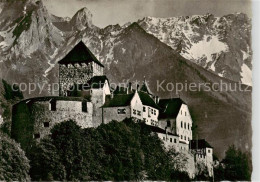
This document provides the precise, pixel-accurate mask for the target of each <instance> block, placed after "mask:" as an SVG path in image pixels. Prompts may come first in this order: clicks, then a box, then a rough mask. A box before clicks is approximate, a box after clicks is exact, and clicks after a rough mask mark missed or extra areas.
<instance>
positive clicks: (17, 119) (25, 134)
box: [11, 97, 97, 148]
mask: <svg viewBox="0 0 260 182" xmlns="http://www.w3.org/2000/svg"><path fill="white" fill-rule="evenodd" d="M57 98H58V100H56V99H57ZM57 98H53V97H47V98H44V99H43V98H34V99H33V100H25V101H22V102H20V103H18V104H16V105H15V106H14V107H13V121H12V134H11V135H12V137H13V138H14V139H15V140H16V141H18V142H19V143H21V145H22V147H23V148H26V147H28V145H29V143H30V142H31V141H32V140H33V139H37V140H38V139H40V138H43V137H44V136H46V135H48V134H50V130H51V128H52V127H53V126H54V125H55V124H57V123H61V122H64V121H67V120H70V119H72V120H74V121H75V122H76V123H77V124H78V125H79V126H81V127H82V128H88V127H95V126H96V125H97V124H96V123H94V121H93V118H92V115H93V104H92V103H91V102H87V101H86V100H84V99H79V98H77V99H75V100H73V98H64V99H65V100H61V98H59V97H57ZM68 99H71V100H68Z"/></svg>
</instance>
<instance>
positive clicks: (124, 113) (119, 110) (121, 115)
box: [103, 106, 131, 124]
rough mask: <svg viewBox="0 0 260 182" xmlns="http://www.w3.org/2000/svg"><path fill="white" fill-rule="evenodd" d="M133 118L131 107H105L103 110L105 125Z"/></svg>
mask: <svg viewBox="0 0 260 182" xmlns="http://www.w3.org/2000/svg"><path fill="white" fill-rule="evenodd" d="M130 117H131V109H130V106H125V107H105V108H103V118H104V123H105V124H107V123H109V122H111V121H112V120H116V121H122V120H124V119H125V118H130Z"/></svg>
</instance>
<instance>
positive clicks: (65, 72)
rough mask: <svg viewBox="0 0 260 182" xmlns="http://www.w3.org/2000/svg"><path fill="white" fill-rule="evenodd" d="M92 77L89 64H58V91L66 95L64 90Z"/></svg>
mask: <svg viewBox="0 0 260 182" xmlns="http://www.w3.org/2000/svg"><path fill="white" fill-rule="evenodd" d="M92 77H93V68H92V65H91V64H85V63H82V64H78V63H77V64H74V65H72V64H68V65H65V64H59V86H60V89H59V92H60V96H66V94H67V93H66V91H67V90H68V89H70V87H71V86H73V85H74V84H84V83H86V82H87V81H88V80H89V79H90V78H92Z"/></svg>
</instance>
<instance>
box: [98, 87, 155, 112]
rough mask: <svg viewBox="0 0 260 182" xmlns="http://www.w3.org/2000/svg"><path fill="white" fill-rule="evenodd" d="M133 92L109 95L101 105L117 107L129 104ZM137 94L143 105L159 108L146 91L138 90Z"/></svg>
mask: <svg viewBox="0 0 260 182" xmlns="http://www.w3.org/2000/svg"><path fill="white" fill-rule="evenodd" d="M123 93H124V92H123ZM134 94H135V92H133V93H129V94H114V96H113V98H111V96H107V97H106V102H105V104H104V106H103V107H117V106H118V107H119V106H127V105H129V106H130V103H131V100H132V98H133V96H134ZM138 95H139V97H140V100H141V102H142V104H143V105H146V106H150V107H153V108H156V109H160V108H159V107H158V105H157V104H156V103H155V102H154V100H153V99H152V98H151V97H150V96H149V95H148V94H147V93H144V92H141V91H139V92H138Z"/></svg>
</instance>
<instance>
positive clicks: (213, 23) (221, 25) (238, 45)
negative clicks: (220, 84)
mask: <svg viewBox="0 0 260 182" xmlns="http://www.w3.org/2000/svg"><path fill="white" fill-rule="evenodd" d="M138 24H139V25H140V26H141V27H142V28H144V29H145V30H146V31H147V32H148V33H150V34H152V35H154V36H155V37H157V38H158V39H159V40H161V41H162V42H164V43H166V44H167V45H169V46H170V47H172V48H173V49H174V50H176V51H177V52H179V53H180V54H181V55H182V56H183V57H185V58H186V59H189V60H191V61H193V62H195V63H197V64H198V65H201V66H202V67H204V68H206V69H208V70H210V71H212V72H214V73H216V74H218V75H219V76H221V77H225V78H228V79H231V80H234V81H238V82H239V81H241V82H242V83H244V84H248V85H252V71H251V70H252V62H251V59H252V49H251V20H250V19H249V18H248V17H247V16H246V15H245V14H243V13H235V14H229V15H226V16H223V17H214V15H212V14H206V15H194V16H181V17H172V18H154V17H145V18H143V19H142V20H139V21H138Z"/></svg>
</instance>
